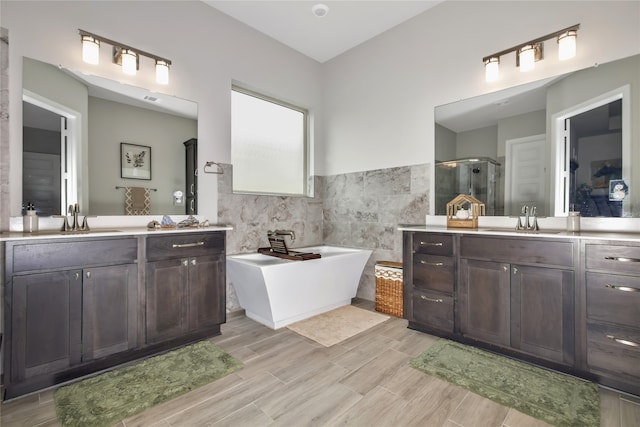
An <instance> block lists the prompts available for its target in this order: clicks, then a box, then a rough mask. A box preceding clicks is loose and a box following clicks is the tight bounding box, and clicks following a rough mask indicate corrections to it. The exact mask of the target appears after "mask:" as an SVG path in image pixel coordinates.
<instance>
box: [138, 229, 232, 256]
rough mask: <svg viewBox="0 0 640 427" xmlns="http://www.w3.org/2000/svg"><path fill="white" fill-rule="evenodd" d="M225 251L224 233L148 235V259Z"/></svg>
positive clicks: (202, 254)
mask: <svg viewBox="0 0 640 427" xmlns="http://www.w3.org/2000/svg"><path fill="white" fill-rule="evenodd" d="M222 252H224V233H223V232H219V231H218V232H210V233H186V234H171V235H165V236H152V237H147V259H148V260H152V261H153V260H159V259H170V258H183V257H194V256H204V255H213V254H216V253H222Z"/></svg>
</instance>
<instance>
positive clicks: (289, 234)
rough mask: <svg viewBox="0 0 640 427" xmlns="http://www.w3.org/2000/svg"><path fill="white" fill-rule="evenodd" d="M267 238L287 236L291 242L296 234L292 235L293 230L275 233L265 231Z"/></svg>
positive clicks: (276, 231)
mask: <svg viewBox="0 0 640 427" xmlns="http://www.w3.org/2000/svg"><path fill="white" fill-rule="evenodd" d="M267 236H268V237H278V236H289V237H291V241H292V242H293V241H294V240H296V233H294V232H293V230H275V231H272V230H269V231H267Z"/></svg>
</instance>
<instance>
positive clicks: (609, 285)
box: [605, 283, 640, 292]
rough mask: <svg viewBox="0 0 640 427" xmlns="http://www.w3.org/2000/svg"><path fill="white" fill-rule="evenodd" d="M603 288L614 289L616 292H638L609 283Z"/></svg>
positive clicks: (635, 289)
mask: <svg viewBox="0 0 640 427" xmlns="http://www.w3.org/2000/svg"><path fill="white" fill-rule="evenodd" d="M605 288H609V289H615V290H616V291H622V292H640V289H638V288H631V287H629V286H619V285H612V284H611V283H607V284H606V285H605Z"/></svg>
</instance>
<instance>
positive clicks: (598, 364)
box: [587, 322, 640, 382]
mask: <svg viewBox="0 0 640 427" xmlns="http://www.w3.org/2000/svg"><path fill="white" fill-rule="evenodd" d="M616 340H618V341H616ZM625 342H626V343H627V344H625ZM634 343H635V344H636V346H634V345H633V344H634ZM638 360H640V330H637V329H632V328H624V327H618V326H615V325H606V324H602V323H595V322H589V323H588V324H587V363H588V365H589V370H591V371H604V372H608V373H611V374H614V375H616V376H618V377H621V378H623V379H624V380H625V381H632V382H637V381H640V363H638ZM630 377H634V378H636V380H633V379H632V378H630Z"/></svg>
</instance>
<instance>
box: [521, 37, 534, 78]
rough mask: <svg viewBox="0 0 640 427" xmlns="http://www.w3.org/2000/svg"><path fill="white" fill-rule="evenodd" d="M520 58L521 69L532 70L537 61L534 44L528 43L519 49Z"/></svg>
mask: <svg viewBox="0 0 640 427" xmlns="http://www.w3.org/2000/svg"><path fill="white" fill-rule="evenodd" d="M518 55H519V58H520V71H523V72H525V71H531V70H533V67H534V66H535V62H536V50H535V47H534V46H533V45H530V44H528V45H526V46H524V47H522V48H521V49H520V50H519V51H518Z"/></svg>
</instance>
